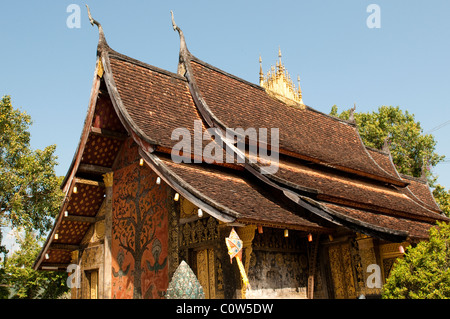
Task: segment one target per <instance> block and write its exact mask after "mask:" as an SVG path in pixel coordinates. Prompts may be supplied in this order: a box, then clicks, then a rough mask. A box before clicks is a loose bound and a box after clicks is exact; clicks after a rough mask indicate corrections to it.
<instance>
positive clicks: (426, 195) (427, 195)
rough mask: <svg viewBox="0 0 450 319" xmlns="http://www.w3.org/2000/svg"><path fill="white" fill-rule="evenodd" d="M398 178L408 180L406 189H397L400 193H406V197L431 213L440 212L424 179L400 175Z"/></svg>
mask: <svg viewBox="0 0 450 319" xmlns="http://www.w3.org/2000/svg"><path fill="white" fill-rule="evenodd" d="M400 176H401V177H402V178H404V179H406V180H408V183H409V185H408V187H406V189H402V188H399V190H400V191H403V192H405V193H406V195H407V196H409V197H411V198H412V199H413V200H415V201H416V202H418V203H419V204H420V205H423V206H425V207H427V208H428V209H431V210H433V211H437V212H441V208H440V207H439V205H438V204H437V203H436V201H435V200H434V197H433V194H432V193H431V190H430V187H429V185H428V182H427V181H426V180H424V179H421V178H417V177H412V176H408V175H405V174H400Z"/></svg>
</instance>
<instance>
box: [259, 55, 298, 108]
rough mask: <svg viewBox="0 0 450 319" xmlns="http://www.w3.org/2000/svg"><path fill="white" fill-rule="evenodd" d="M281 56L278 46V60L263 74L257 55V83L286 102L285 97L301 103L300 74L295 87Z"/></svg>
mask: <svg viewBox="0 0 450 319" xmlns="http://www.w3.org/2000/svg"><path fill="white" fill-rule="evenodd" d="M281 56H282V55H281V49H280V47H278V61H277V62H276V63H275V66H273V65H272V66H271V68H270V71H269V72H267V74H266V75H265V76H264V73H263V71H262V64H261V61H262V60H261V57H259V85H260V86H262V87H263V88H265V89H266V91H267V92H268V93H270V94H273V95H274V96H275V97H277V98H279V99H281V100H283V101H284V102H287V100H286V99H288V100H290V101H294V102H296V103H300V104H303V100H302V90H301V88H300V76H298V77H297V83H298V88H296V87H295V85H294V83H293V81H292V79H291V76H290V75H289V73H288V71H287V70H286V68H285V66H284V64H283V62H282V60H281Z"/></svg>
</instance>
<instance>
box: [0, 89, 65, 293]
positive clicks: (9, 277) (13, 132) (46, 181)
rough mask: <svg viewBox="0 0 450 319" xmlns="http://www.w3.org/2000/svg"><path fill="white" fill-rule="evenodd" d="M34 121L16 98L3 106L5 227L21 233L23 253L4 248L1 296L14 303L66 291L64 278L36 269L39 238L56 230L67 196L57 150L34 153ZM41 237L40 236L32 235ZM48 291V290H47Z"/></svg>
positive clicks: (0, 144) (0, 189) (1, 217)
mask: <svg viewBox="0 0 450 319" xmlns="http://www.w3.org/2000/svg"><path fill="white" fill-rule="evenodd" d="M30 125H31V118H30V116H29V115H28V114H26V113H25V112H22V111H20V110H19V109H15V108H13V106H12V103H11V98H10V97H9V96H3V97H2V99H1V100H0V226H8V227H11V228H12V229H15V230H17V229H22V230H23V233H24V234H25V237H24V238H23V239H21V242H20V250H19V251H17V252H15V253H14V254H13V255H12V256H9V257H6V254H7V253H8V252H7V250H6V248H5V247H4V246H1V243H2V242H1V239H2V234H1V228H0V254H3V255H4V258H3V267H1V266H0V288H1V289H0V295H1V296H2V297H5V296H6V295H7V294H9V290H10V289H7V288H8V287H12V289H13V290H14V291H15V292H14V297H15V298H38V297H43V298H53V297H55V296H57V295H58V294H60V293H61V291H63V290H64V289H62V288H61V287H60V283H61V280H62V279H63V277H64V274H63V275H61V274H56V273H51V272H40V271H34V270H33V269H32V265H33V262H34V260H35V258H36V257H37V254H38V252H39V249H40V246H41V245H40V244H39V243H38V241H37V239H36V236H38V237H39V238H41V237H42V236H43V235H45V234H46V233H47V232H48V231H49V230H50V227H51V225H52V224H53V220H54V217H55V216H56V215H57V213H58V210H59V205H60V204H61V201H62V198H63V193H62V191H61V190H60V188H59V185H60V183H61V178H60V177H57V176H56V174H55V169H54V168H55V166H56V165H57V163H56V159H57V158H56V156H55V155H54V152H55V149H56V146H55V145H50V146H48V147H46V148H44V150H32V149H31V147H30V132H29V128H30ZM31 234H36V235H31ZM44 287H46V288H45V289H43V288H44Z"/></svg>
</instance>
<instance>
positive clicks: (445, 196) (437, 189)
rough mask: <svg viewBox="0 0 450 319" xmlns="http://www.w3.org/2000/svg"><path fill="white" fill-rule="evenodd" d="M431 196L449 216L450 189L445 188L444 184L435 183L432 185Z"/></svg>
mask: <svg viewBox="0 0 450 319" xmlns="http://www.w3.org/2000/svg"><path fill="white" fill-rule="evenodd" d="M433 196H434V199H435V200H436V202H437V203H438V204H439V206H440V207H441V209H442V211H443V212H444V213H445V215H447V216H448V217H450V190H446V189H445V188H444V186H442V185H440V184H437V185H435V186H434V190H433Z"/></svg>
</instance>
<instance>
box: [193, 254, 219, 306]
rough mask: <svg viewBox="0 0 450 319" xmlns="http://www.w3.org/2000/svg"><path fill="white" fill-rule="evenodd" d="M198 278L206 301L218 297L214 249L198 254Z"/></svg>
mask: <svg viewBox="0 0 450 319" xmlns="http://www.w3.org/2000/svg"><path fill="white" fill-rule="evenodd" d="M195 255H196V266H197V267H196V268H197V269H196V270H197V278H198V281H199V282H200V284H201V285H202V287H203V291H204V293H205V298H206V299H214V298H215V297H216V289H215V285H216V278H215V271H214V249H211V248H209V249H200V250H197V251H196V253H195Z"/></svg>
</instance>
